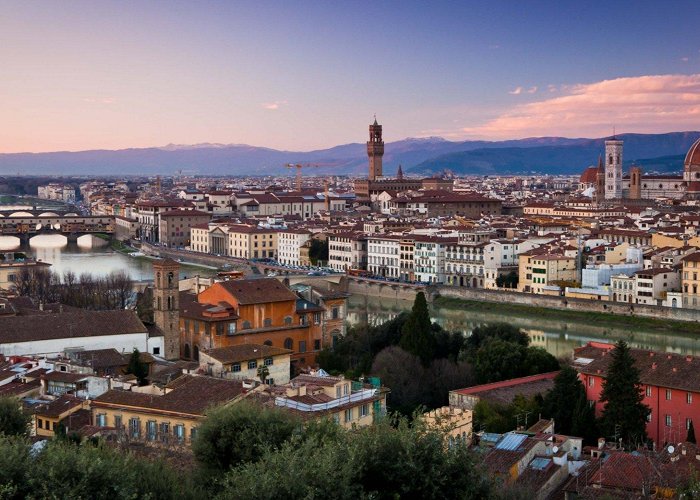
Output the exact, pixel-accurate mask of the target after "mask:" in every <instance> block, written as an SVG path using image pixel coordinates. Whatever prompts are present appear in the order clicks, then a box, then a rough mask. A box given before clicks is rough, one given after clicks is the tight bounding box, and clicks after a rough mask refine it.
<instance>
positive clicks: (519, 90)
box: [508, 86, 537, 95]
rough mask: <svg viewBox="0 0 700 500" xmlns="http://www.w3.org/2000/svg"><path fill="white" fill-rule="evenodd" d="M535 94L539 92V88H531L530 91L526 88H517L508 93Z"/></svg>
mask: <svg viewBox="0 0 700 500" xmlns="http://www.w3.org/2000/svg"><path fill="white" fill-rule="evenodd" d="M535 92H537V86H534V87H530V88H529V89H526V88H525V87H515V88H514V89H513V90H510V91H508V93H509V94H510V95H520V94H523V93H526V94H534V93H535Z"/></svg>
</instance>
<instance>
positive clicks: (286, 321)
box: [284, 316, 292, 325]
mask: <svg viewBox="0 0 700 500" xmlns="http://www.w3.org/2000/svg"><path fill="white" fill-rule="evenodd" d="M284 324H285V325H291V324H292V317H291V316H285V317H284Z"/></svg>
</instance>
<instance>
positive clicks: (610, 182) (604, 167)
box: [580, 137, 700, 205]
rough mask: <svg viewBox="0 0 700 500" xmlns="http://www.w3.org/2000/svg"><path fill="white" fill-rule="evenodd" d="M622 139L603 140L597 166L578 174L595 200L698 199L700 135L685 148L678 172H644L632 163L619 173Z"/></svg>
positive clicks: (699, 191)
mask: <svg viewBox="0 0 700 500" xmlns="http://www.w3.org/2000/svg"><path fill="white" fill-rule="evenodd" d="M622 151H623V141H621V140H618V139H617V138H616V137H613V138H612V139H609V140H607V141H605V157H604V158H602V157H601V158H599V159H598V166H597V167H589V168H587V169H586V170H585V171H584V173H583V174H582V175H581V179H580V183H581V185H582V187H583V188H584V189H585V188H588V189H586V191H588V192H590V193H591V194H592V195H593V197H594V200H595V202H596V204H598V205H605V204H612V203H620V202H623V201H626V200H655V199H659V198H668V199H674V200H680V199H683V200H697V199H700V139H698V140H697V141H695V143H693V145H692V146H691V147H690V149H689V150H688V154H687V155H686V157H685V161H684V162H683V173H682V175H673V174H666V175H644V174H643V172H642V169H641V167H638V166H634V165H633V166H632V167H630V169H629V173H628V174H627V175H623V173H622Z"/></svg>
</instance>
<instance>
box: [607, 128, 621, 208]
mask: <svg viewBox="0 0 700 500" xmlns="http://www.w3.org/2000/svg"><path fill="white" fill-rule="evenodd" d="M620 198H622V141H618V140H617V138H615V136H613V138H612V139H610V140H609V141H605V199H606V200H612V199H620Z"/></svg>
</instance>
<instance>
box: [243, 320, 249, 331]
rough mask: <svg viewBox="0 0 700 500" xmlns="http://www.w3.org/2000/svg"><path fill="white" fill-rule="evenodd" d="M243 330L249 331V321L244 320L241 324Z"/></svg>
mask: <svg viewBox="0 0 700 500" xmlns="http://www.w3.org/2000/svg"><path fill="white" fill-rule="evenodd" d="M243 329H244V330H249V329H250V321H248V320H246V321H244V322H243Z"/></svg>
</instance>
